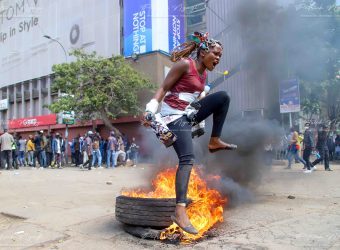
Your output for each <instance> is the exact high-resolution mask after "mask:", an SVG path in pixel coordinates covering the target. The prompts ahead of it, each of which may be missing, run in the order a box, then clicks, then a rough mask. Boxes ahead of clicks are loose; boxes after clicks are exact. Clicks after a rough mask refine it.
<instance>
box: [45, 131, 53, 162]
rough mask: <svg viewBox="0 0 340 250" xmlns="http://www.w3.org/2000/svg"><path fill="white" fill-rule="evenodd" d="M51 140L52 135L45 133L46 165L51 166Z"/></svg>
mask: <svg viewBox="0 0 340 250" xmlns="http://www.w3.org/2000/svg"><path fill="white" fill-rule="evenodd" d="M52 141H53V138H52V135H47V136H46V144H45V145H44V150H45V152H46V165H47V166H48V167H51V165H52V161H53V152H52Z"/></svg>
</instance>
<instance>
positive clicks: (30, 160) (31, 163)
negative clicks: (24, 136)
mask: <svg viewBox="0 0 340 250" xmlns="http://www.w3.org/2000/svg"><path fill="white" fill-rule="evenodd" d="M26 149H27V154H28V155H27V156H28V157H27V158H28V165H29V166H31V167H33V168H34V161H35V160H34V157H35V155H34V152H35V144H34V139H33V135H29V136H28V141H27V145H26Z"/></svg>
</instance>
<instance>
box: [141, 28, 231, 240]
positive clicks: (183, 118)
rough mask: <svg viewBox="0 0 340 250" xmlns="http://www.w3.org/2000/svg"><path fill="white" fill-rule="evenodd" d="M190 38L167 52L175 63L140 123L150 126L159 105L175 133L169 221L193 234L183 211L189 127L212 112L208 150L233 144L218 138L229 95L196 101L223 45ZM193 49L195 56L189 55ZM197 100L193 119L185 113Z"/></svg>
mask: <svg viewBox="0 0 340 250" xmlns="http://www.w3.org/2000/svg"><path fill="white" fill-rule="evenodd" d="M192 38H193V40H192V41H189V42H186V43H184V44H182V45H180V46H179V47H178V48H177V49H175V51H174V52H173V53H172V55H171V60H172V61H174V62H176V63H175V64H174V65H173V67H172V68H171V70H170V71H169V73H168V75H167V77H166V78H165V80H164V82H163V84H162V85H161V87H160V88H159V89H158V90H157V92H156V94H155V95H154V97H153V99H152V100H151V101H150V102H149V103H148V104H147V105H146V110H145V114H144V120H143V121H142V123H143V125H145V126H150V121H149V120H148V117H150V115H154V114H155V113H156V112H157V110H158V107H159V104H160V102H162V104H161V110H160V114H161V117H162V118H163V121H164V122H165V123H166V124H167V126H168V128H169V129H170V130H171V131H172V132H173V133H174V134H175V135H176V136H177V140H176V141H175V142H174V144H173V147H174V149H175V151H176V153H177V156H178V159H179V165H178V169H177V173H176V210H175V216H172V220H173V221H174V222H175V223H176V224H177V225H178V226H179V227H180V228H181V229H182V230H183V231H185V232H187V233H190V234H197V233H198V231H197V229H196V228H194V227H193V225H192V224H191V223H190V220H189V217H188V216H187V214H186V205H187V192H188V183H189V178H190V173H191V169H192V166H193V164H194V153H193V142H192V134H191V133H192V126H193V125H195V124H198V123H199V122H201V121H203V120H205V119H206V118H207V117H208V116H210V115H211V114H212V115H213V127H212V132H211V137H210V141H209V144H208V149H209V151H210V152H216V151H219V150H234V149H236V148H237V146H236V145H233V144H228V143H226V142H223V141H222V140H221V139H220V136H221V132H222V128H223V124H224V120H225V118H226V116H227V113H228V108H229V103H230V98H229V96H228V94H227V93H226V92H224V91H219V92H215V93H213V94H209V95H207V96H206V97H204V98H203V99H200V100H198V97H199V95H200V93H201V92H203V90H204V86H205V81H206V78H207V72H206V70H209V71H212V70H214V68H215V67H216V65H217V64H218V63H219V62H220V59H221V57H222V52H223V47H222V45H221V43H220V42H219V41H216V40H213V39H209V38H208V34H207V33H206V34H205V35H202V34H201V33H198V32H195V33H194V35H193V36H192ZM194 51H196V58H194V59H193V58H192V57H190V56H191V54H193V52H194ZM195 101H198V103H199V104H200V108H199V110H198V112H197V113H196V114H195V115H194V118H193V119H189V118H188V116H187V114H188V113H187V111H188V107H189V106H190V104H191V103H193V102H195Z"/></svg>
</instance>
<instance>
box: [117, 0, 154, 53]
mask: <svg viewBox="0 0 340 250" xmlns="http://www.w3.org/2000/svg"><path fill="white" fill-rule="evenodd" d="M124 48H125V52H124V54H125V55H132V54H134V53H135V54H141V53H145V52H147V51H151V50H152V33H151V0H138V1H136V0H130V1H124Z"/></svg>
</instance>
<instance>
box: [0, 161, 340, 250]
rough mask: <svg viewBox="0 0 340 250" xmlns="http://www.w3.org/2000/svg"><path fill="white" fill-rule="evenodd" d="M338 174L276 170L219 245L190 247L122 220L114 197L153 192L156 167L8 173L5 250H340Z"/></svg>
mask: <svg viewBox="0 0 340 250" xmlns="http://www.w3.org/2000/svg"><path fill="white" fill-rule="evenodd" d="M332 167H333V169H334V171H333V172H325V171H323V170H321V168H320V167H319V169H320V170H318V171H315V172H313V173H312V174H304V173H302V171H301V166H300V165H298V164H296V165H295V166H294V168H293V169H292V170H284V169H283V166H274V167H273V169H272V171H270V172H268V173H267V174H266V175H265V176H264V177H263V179H262V184H261V185H260V186H258V187H256V188H254V187H252V188H251V190H249V191H250V192H251V193H252V194H253V198H252V199H251V201H249V202H246V203H244V204H240V205H237V206H235V207H233V208H227V209H226V211H225V213H224V222H223V223H222V224H221V225H219V226H218V227H217V228H216V233H215V237H212V238H208V239H204V240H202V241H199V242H197V243H195V244H191V245H174V244H166V243H164V242H160V241H154V240H142V239H139V238H136V237H134V236H131V235H129V234H127V233H125V232H124V231H123V230H122V227H121V224H120V223H119V222H117V221H116V220H115V217H114V210H115V209H114V205H115V197H116V196H118V195H119V193H120V191H121V189H122V188H123V187H127V188H128V187H137V186H147V185H149V183H150V176H151V175H152V173H154V172H156V171H157V168H156V167H155V166H151V165H146V164H144V165H143V164H142V165H140V166H137V167H136V168H132V167H118V168H116V169H96V170H92V171H81V170H79V169H77V168H72V167H70V168H64V169H44V170H38V169H36V170H32V169H30V168H27V169H25V168H24V169H20V170H14V171H5V170H2V171H1V173H0V213H1V214H0V249H72V250H73V249H129V250H131V249H182V248H184V249H186V248H188V249H192V248H193V249H340V165H334V164H333V165H332ZM289 195H290V198H294V199H289V198H288V196H289ZM292 196H294V197H292Z"/></svg>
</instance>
